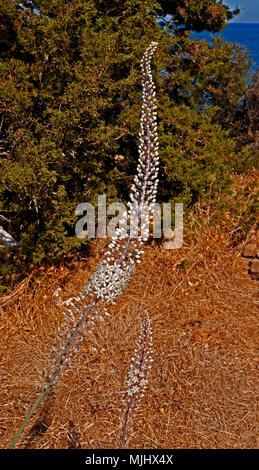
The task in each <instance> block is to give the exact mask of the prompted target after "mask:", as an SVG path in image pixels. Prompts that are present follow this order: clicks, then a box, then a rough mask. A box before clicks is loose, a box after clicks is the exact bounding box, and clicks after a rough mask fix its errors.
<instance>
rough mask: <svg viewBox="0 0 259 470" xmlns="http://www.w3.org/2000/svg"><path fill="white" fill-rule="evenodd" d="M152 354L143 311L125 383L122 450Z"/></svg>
mask: <svg viewBox="0 0 259 470" xmlns="http://www.w3.org/2000/svg"><path fill="white" fill-rule="evenodd" d="M152 353H153V349H152V329H151V326H150V320H149V315H148V312H147V311H144V312H143V314H142V318H141V327H140V333H139V338H138V341H137V343H136V349H135V351H134V355H133V357H132V360H131V365H130V370H129V372H128V375H127V380H126V382H125V389H126V390H125V395H126V398H125V401H124V404H125V413H124V416H123V417H122V419H121V424H120V437H119V445H118V448H119V449H122V448H123V447H124V446H125V444H126V441H127V435H126V432H127V427H128V423H129V420H130V418H131V415H132V413H133V411H136V409H137V407H138V405H139V404H140V399H141V398H143V396H144V392H145V389H146V387H147V383H148V377H149V371H150V369H151V364H152V362H153V359H152Z"/></svg>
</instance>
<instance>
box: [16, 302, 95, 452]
mask: <svg viewBox="0 0 259 470" xmlns="http://www.w3.org/2000/svg"><path fill="white" fill-rule="evenodd" d="M98 300H99V297H97V298H96V299H95V300H94V301H93V302H92V303H91V304H90V305H89V306H88V308H87V309H86V311H85V312H84V314H83V315H82V316H81V318H80V320H79V321H78V322H77V324H76V326H75V329H74V331H73V333H72V334H71V336H70V338H69V340H68V341H67V343H66V345H65V347H64V349H63V352H62V354H61V356H60V359H59V362H58V365H57V367H56V369H55V370H54V372H53V374H52V376H51V377H50V379H49V381H48V383H47V385H46V386H45V387H44V389H43V390H42V392H41V394H40V396H39V397H38V398H37V400H36V401H35V403H34V405H33V406H32V407H31V409H30V411H29V413H28V414H27V415H26V417H25V418H24V420H23V422H22V424H21V426H20V427H19V429H18V431H17V433H16V434H15V436H14V439H13V440H12V442H11V444H10V447H9V449H13V448H14V446H15V444H16V442H17V441H18V439H19V437H20V435H21V433H22V432H23V430H24V428H25V426H26V424H27V423H28V421H29V419H30V417H31V415H32V414H33V412H34V411H35V409H36V408H37V406H38V404H39V403H40V402H41V400H42V398H43V397H44V396H45V395H46V393H47V391H48V390H49V388H50V386H51V385H53V383H54V381H55V379H56V377H57V375H58V374H59V372H60V369H61V367H62V364H63V362H64V360H65V358H66V356H67V354H68V351H69V349H70V347H71V345H72V344H73V342H74V339H75V337H76V335H77V333H78V331H79V328H80V326H81V325H82V323H83V321H84V319H85V317H86V316H87V315H88V313H89V312H90V311H91V310H92V308H93V307H95V305H96V304H97V302H98Z"/></svg>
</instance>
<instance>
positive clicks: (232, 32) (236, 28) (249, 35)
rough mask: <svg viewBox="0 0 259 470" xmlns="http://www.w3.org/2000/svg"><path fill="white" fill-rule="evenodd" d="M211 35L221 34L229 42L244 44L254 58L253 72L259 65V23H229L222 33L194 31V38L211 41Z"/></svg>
mask: <svg viewBox="0 0 259 470" xmlns="http://www.w3.org/2000/svg"><path fill="white" fill-rule="evenodd" d="M211 36H213V37H217V36H221V37H223V38H224V39H226V40H227V41H229V42H237V43H239V44H241V45H242V46H244V47H245V48H246V49H247V50H248V52H249V53H250V57H251V59H252V60H253V66H252V72H254V71H255V70H256V68H257V67H259V23H229V24H228V26H227V28H225V29H224V30H223V31H221V32H220V33H214V34H211V33H209V32H207V31H202V32H201V33H196V32H194V33H193V34H192V38H194V37H197V38H198V39H206V40H207V41H208V42H209V43H211V39H210V38H211Z"/></svg>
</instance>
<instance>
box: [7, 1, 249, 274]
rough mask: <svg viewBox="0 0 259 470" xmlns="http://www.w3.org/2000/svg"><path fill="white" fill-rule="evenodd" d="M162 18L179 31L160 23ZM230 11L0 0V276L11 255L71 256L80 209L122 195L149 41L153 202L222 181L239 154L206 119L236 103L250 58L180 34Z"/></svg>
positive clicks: (187, 197)
mask: <svg viewBox="0 0 259 470" xmlns="http://www.w3.org/2000/svg"><path fill="white" fill-rule="evenodd" d="M167 13H172V14H173V15H174V19H175V22H176V23H177V25H178V26H179V25H180V26H182V27H181V28H180V29H177V30H175V31H174V28H173V30H172V29H170V28H169V29H167V32H166V31H162V30H161V28H160V27H159V25H158V23H157V19H158V18H159V17H161V15H166V14H167ZM230 16H231V13H230V11H229V9H228V8H227V7H225V6H224V5H223V4H222V3H221V2H220V3H218V2H216V1H215V0H199V1H197V0H195V1H194V0H188V1H187V0H185V1H183V0H177V1H174V2H173V1H168V2H164V1H157V2H155V1H154V0H146V1H144V0H124V1H119V0H118V1H117V0H115V1H113V2H111V1H105V0H100V1H93V0H72V1H71V2H67V1H65V0H27V1H22V2H21V1H18V0H0V21H1V29H0V31H1V33H0V50H1V62H0V83H1V87H0V103H1V121H0V123H1V124H0V125H1V138H0V157H1V163H0V164H1V180H0V213H1V214H2V215H3V216H5V217H7V218H8V219H10V223H4V222H3V225H4V228H5V229H7V230H8V231H9V232H10V233H11V234H12V235H13V236H14V237H15V238H16V239H17V240H18V241H19V242H20V245H19V249H18V250H16V252H15V253H14V252H11V253H7V252H6V250H1V256H2V273H3V271H5V272H9V273H10V263H11V264H12V265H13V264H14V263H13V260H15V267H13V266H12V268H11V269H16V270H20V269H21V266H26V265H28V263H33V264H40V263H43V262H47V263H49V262H56V261H57V260H59V259H60V258H61V257H62V256H63V255H66V254H67V253H74V252H77V251H78V250H79V248H80V247H85V245H86V244H87V240H79V239H78V238H76V237H75V234H74V226H75V223H76V217H75V208H76V206H77V204H79V203H80V202H92V203H95V204H96V202H97V195H98V194H103V193H105V194H107V199H108V202H111V201H115V200H117V199H118V198H119V199H120V200H124V198H125V197H127V195H128V191H129V188H130V183H131V181H132V176H133V174H134V173H135V168H136V160H137V156H138V152H137V141H136V136H137V134H138V130H139V117H140V110H141V77H140V60H141V57H142V54H143V51H144V50H145V48H146V47H147V45H148V44H149V43H150V42H151V41H154V40H157V41H158V42H159V48H158V53H156V56H155V61H154V62H155V65H154V70H156V72H155V78H156V82H157V88H158V104H159V109H158V117H159V120H160V142H161V160H162V162H161V175H160V176H161V183H160V198H161V200H166V201H168V200H171V199H172V198H175V197H176V198H177V199H178V200H184V202H185V205H191V204H192V203H193V202H194V201H196V200H197V199H198V198H200V197H206V194H207V193H208V191H209V192H210V194H214V193H217V192H219V191H223V190H224V191H225V190H226V189H227V188H228V187H229V183H230V176H231V171H233V170H234V168H235V166H236V164H237V161H238V163H239V166H241V167H242V160H240V158H239V157H237V156H236V154H235V142H234V141H233V140H232V139H231V138H230V135H229V131H228V130H223V129H222V127H220V126H219V125H218V124H215V122H216V120H217V119H216V118H217V116H220V113H222V112H223V110H224V112H225V109H226V108H227V106H226V103H229V102H231V103H232V104H233V106H236V105H237V103H238V102H239V100H240V94H241V93H243V90H245V89H246V87H247V81H246V73H247V70H248V67H249V63H248V61H247V59H246V56H245V54H244V53H243V52H242V51H241V50H240V48H238V47H235V46H230V45H228V44H227V43H224V42H220V41H219V40H218V41H217V42H216V43H215V44H214V46H213V47H210V46H208V45H207V44H206V43H205V42H200V43H198V42H197V41H195V40H193V41H191V40H190V31H189V29H190V28H191V27H192V28H194V29H196V30H197V31H199V30H200V29H203V28H206V29H208V30H212V31H215V30H219V29H221V28H223V27H224V26H225V25H226V22H227V19H229V18H230ZM172 31H174V32H175V34H173V35H172ZM222 96H224V98H225V101H224V102H223V100H222V99H221V98H222ZM226 100H227V101H226ZM225 127H226V128H227V127H228V126H227V125H226V126H225ZM118 156H119V157H118ZM240 162H241V163H240ZM1 223H2V222H1ZM8 266H9V268H8Z"/></svg>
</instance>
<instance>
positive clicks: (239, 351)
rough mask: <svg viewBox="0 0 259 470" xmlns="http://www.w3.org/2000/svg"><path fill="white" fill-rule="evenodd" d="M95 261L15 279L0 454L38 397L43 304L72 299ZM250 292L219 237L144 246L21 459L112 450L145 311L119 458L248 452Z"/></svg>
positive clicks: (51, 310) (252, 365)
mask: <svg viewBox="0 0 259 470" xmlns="http://www.w3.org/2000/svg"><path fill="white" fill-rule="evenodd" d="M104 250H105V242H104V241H97V242H95V243H94V245H93V248H92V256H91V258H89V260H88V261H84V262H80V263H77V264H74V265H73V268H71V271H70V270H69V269H68V268H66V269H65V268H63V269H62V268H60V269H57V268H51V269H49V270H46V272H44V271H43V270H41V272H42V275H41V279H40V282H39V283H38V285H37V284H35V282H34V283H31V282H30V279H26V280H24V282H23V283H22V284H20V286H18V288H17V289H16V290H15V291H14V292H12V293H11V294H9V295H8V296H5V297H4V298H3V299H2V301H1V309H0V311H1V323H0V329H1V337H0V362H1V378H0V382H1V394H0V407H1V418H0V428H1V438H0V446H1V448H6V447H8V445H9V444H10V442H11V440H12V438H13V437H14V434H15V432H16V430H17V429H18V428H19V426H20V424H21V422H22V420H23V418H24V416H25V415H26V413H27V412H28V410H29V408H30V407H31V405H32V404H33V402H34V401H35V400H36V398H37V396H38V395H39V393H40V391H41V384H40V381H39V375H40V373H41V371H42V370H43V369H44V367H45V366H46V363H47V361H48V353H49V350H50V348H51V345H52V342H53V339H54V338H55V335H56V332H57V328H58V325H59V324H60V322H61V319H62V312H61V311H60V310H59V308H58V307H57V306H56V305H55V301H54V299H53V293H54V291H55V289H56V288H57V285H61V286H62V289H63V292H64V298H68V297H70V296H72V295H74V294H75V293H77V292H78V291H79V290H80V289H81V288H82V286H83V285H84V284H85V282H86V281H87V279H88V278H89V276H90V274H91V273H92V272H93V270H94V269H95V267H96V265H97V263H98V260H100V258H101V256H102V254H103V252H104ZM256 286H257V284H256V281H253V280H251V278H250V277H249V275H248V273H247V262H246V260H244V259H242V258H241V256H240V250H237V249H233V248H232V246H231V243H230V239H229V237H228V236H227V235H226V234H224V233H222V232H221V231H220V230H219V229H214V230H213V229H209V228H208V229H204V230H203V231H202V232H201V233H200V234H199V236H198V238H197V239H196V241H195V243H194V242H192V241H191V240H189V241H188V240H186V241H185V244H184V246H183V247H182V248H181V249H179V250H164V249H163V245H158V244H155V243H153V242H152V243H151V244H150V245H149V246H148V247H147V248H146V251H145V255H144V256H143V259H142V263H141V264H140V265H139V266H138V267H137V269H136V272H135V275H134V276H133V278H132V281H131V282H130V284H129V286H128V287H127V289H126V290H125V292H124V295H123V296H122V297H121V299H120V300H119V301H118V302H117V304H116V305H115V306H113V307H112V308H111V309H110V314H111V316H110V317H109V318H108V319H106V321H105V322H103V323H98V324H97V327H96V329H95V333H94V334H93V335H92V336H88V337H86V338H85V339H84V342H83V344H82V347H81V349H80V351H79V352H78V353H77V354H76V355H75V356H74V357H73V359H72V361H71V363H70V365H69V366H68V367H67V368H65V369H64V372H63V373H62V375H61V377H60V378H59V379H58V381H57V383H56V385H55V387H54V389H53V390H52V392H51V393H50V394H49V395H48V397H47V399H45V400H44V401H43V402H42V403H41V404H40V406H39V407H38V410H37V411H36V412H35V415H34V416H33V417H32V419H31V421H30V423H29V424H28V426H27V428H26V430H25V433H24V434H23V436H22V437H21V439H20V441H19V442H18V444H17V447H20V448H45V449H48V448H80V447H81V448H113V447H114V446H115V443H116V440H117V437H118V423H119V413H120V412H119V408H120V400H121V392H122V390H123V383H124V379H125V375H126V373H127V370H128V366H129V363H130V359H131V355H132V353H133V350H134V347H135V341H136V337H137V334H138V328H139V315H140V313H141V312H142V311H143V310H144V309H146V310H148V312H149V314H150V320H151V324H152V328H153V343H154V348H153V349H154V356H153V358H154V363H153V367H152V369H151V375H150V378H149V385H148V389H147V392H146V395H145V398H144V399H143V401H142V405H141V407H140V409H139V410H138V412H137V415H136V417H135V418H134V422H133V428H132V432H131V438H130V440H129V448H151V449H152V448H154V449H156V448H162V449H163V448H164V449H168V448H201V449H202V448H256V447H257V446H258V441H257V421H256V405H257V390H258V381H257V373H258V370H257V367H258V363H257V358H258V356H257V349H256V348H257V346H258V345H257V344H256V342H257V338H258V334H257V327H258V321H257V318H256V314H257V312H258V310H257V308H256V307H257V306H258V299H257V300H256V295H255V294H256Z"/></svg>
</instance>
